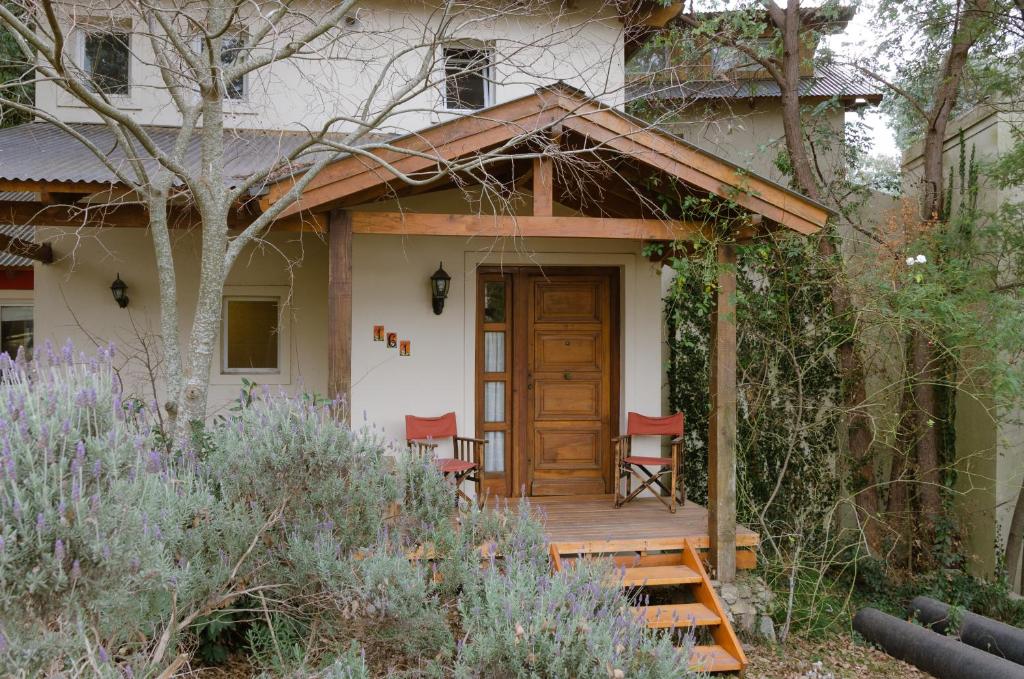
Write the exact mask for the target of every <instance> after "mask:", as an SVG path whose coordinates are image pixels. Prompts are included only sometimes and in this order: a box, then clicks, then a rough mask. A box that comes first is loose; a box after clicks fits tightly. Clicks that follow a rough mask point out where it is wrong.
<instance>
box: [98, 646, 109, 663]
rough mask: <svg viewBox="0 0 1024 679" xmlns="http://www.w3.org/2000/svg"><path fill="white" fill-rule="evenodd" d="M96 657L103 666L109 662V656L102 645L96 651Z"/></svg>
mask: <svg viewBox="0 0 1024 679" xmlns="http://www.w3.org/2000/svg"><path fill="white" fill-rule="evenodd" d="M97 655H99V658H100V662H101V663H103V664H104V665H105V664H107V663H108V662H110V654H109V653H107V649H106V648H104V646H103V645H102V644H100V647H99V650H98V651H97Z"/></svg>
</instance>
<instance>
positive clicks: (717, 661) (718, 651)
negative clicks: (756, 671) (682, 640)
mask: <svg viewBox="0 0 1024 679" xmlns="http://www.w3.org/2000/svg"><path fill="white" fill-rule="evenodd" d="M690 669H691V670H698V671H701V672H739V671H740V670H742V669H743V663H741V662H740V661H739V660H737V659H736V658H734V657H733V656H732V654H731V653H729V651H727V650H725V649H724V648H723V647H721V646H694V647H693V650H692V651H691V652H690Z"/></svg>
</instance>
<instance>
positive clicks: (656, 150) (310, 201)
mask: <svg viewBox="0 0 1024 679" xmlns="http://www.w3.org/2000/svg"><path fill="white" fill-rule="evenodd" d="M556 127H557V128H558V129H559V130H562V131H564V132H567V133H569V134H572V135H574V144H575V146H574V148H573V153H575V154H581V153H590V154H598V153H609V152H610V153H613V154H616V155H617V156H619V157H626V158H629V159H630V160H631V161H633V162H635V163H637V164H639V165H641V166H644V167H646V168H647V170H646V171H647V173H648V174H651V173H652V172H657V173H664V174H665V175H668V176H669V177H673V178H675V179H677V180H680V181H681V182H682V183H683V184H684V185H686V186H689V187H692V188H694V189H696V190H698V191H701V192H706V193H708V194H711V195H716V196H719V197H721V198H723V199H726V200H730V201H733V202H735V203H736V204H737V205H739V206H740V207H742V208H744V209H746V210H749V211H750V212H752V213H755V214H759V215H761V216H763V217H764V218H766V219H768V220H771V221H773V222H775V223H777V224H780V225H782V226H784V227H787V228H790V229H792V230H794V231H798V232H800V233H805V234H808V233H814V232H815V231H818V230H819V229H820V228H821V227H822V226H824V224H825V222H826V221H827V220H828V218H829V216H830V215H832V214H833V212H832V210H831V209H829V208H828V207H826V206H824V205H822V204H820V203H818V202H816V201H814V200H811V199H810V198H807V197H806V196H803V195H801V194H799V193H797V192H795V191H792V190H791V189H789V188H787V187H785V186H782V185H781V184H777V183H775V182H773V181H771V180H769V179H766V178H764V177H761V176H760V175H757V174H754V173H752V172H750V171H749V170H746V169H745V168H743V167H741V166H739V165H737V164H735V163H733V162H732V161H729V160H727V159H725V158H722V157H720V156H718V155H716V154H714V153H711V152H709V151H706V150H704V149H701V148H699V147H697V146H695V145H694V144H692V143H690V142H688V141H686V140H684V139H682V138H680V137H677V136H675V135H673V134H671V133H670V132H668V131H666V130H664V129H661V128H658V127H655V126H652V125H651V124H650V123H648V122H646V121H643V120H640V119H638V118H635V117H633V116H630V115H628V114H626V113H624V112H622V111H621V110H618V109H615V108H611V107H609V106H606V105H604V104H602V103H600V102H598V101H596V100H594V99H591V98H589V97H587V96H585V95H584V94H583V93H582V92H580V91H579V90H576V89H574V88H571V87H569V86H567V85H563V84H561V83H560V84H558V85H555V86H552V87H544V88H540V89H538V90H537V91H536V92H534V93H533V94H531V95H527V96H525V97H521V98H519V99H516V100H513V101H509V102H505V103H503V104H498V105H496V106H493V107H491V108H488V109H484V110H482V111H477V112H476V113H475V114H474V115H471V116H465V117H460V118H457V119H454V120H450V121H448V122H444V123H440V124H438V125H435V126H433V127H430V128H427V129H425V130H421V131H418V132H416V133H412V134H408V135H405V136H403V137H399V138H397V139H394V140H392V141H391V142H389V144H388V147H387V148H375V149H369V150H368V152H367V153H365V154H358V155H352V156H346V157H343V158H340V159H339V160H337V161H334V162H332V163H331V164H330V165H328V166H327V167H326V168H324V169H323V170H322V171H321V172H320V173H319V174H318V175H317V176H316V177H314V178H313V179H312V180H311V181H310V182H309V184H308V185H306V186H305V187H304V189H303V193H302V195H301V197H300V198H299V200H298V201H297V202H295V203H293V204H291V205H289V206H288V207H286V208H285V209H284V210H283V211H282V212H281V216H282V217H285V216H292V215H295V214H298V213H300V212H303V211H309V212H322V211H326V210H328V209H331V208H333V207H339V206H351V205H359V204H362V203H365V202H368V201H369V200H372V199H374V198H376V197H380V196H381V195H385V194H386V195H390V196H399V197H400V196H402V195H403V192H411V191H412V190H414V188H413V187H410V186H409V185H408V184H407V183H405V182H403V181H401V180H400V179H399V177H398V175H397V174H396V172H399V173H402V174H406V175H409V174H415V173H417V172H420V173H424V172H426V173H430V172H431V171H433V170H436V168H437V167H438V165H439V161H441V162H442V163H443V162H447V161H452V160H457V159H465V158H470V157H473V156H474V155H477V156H479V155H480V154H483V153H486V152H488V151H490V150H493V149H496V148H497V149H502V151H503V153H505V154H507V156H505V157H509V156H511V157H514V154H515V152H516V149H518V148H523V147H524V146H525V147H529V145H530V143H534V144H535V143H537V142H541V141H543V143H544V144H547V143H549V138H550V136H551V134H552V132H553V130H554V128H556ZM581 145H582V146H581ZM534 148H536V147H534ZM534 153H536V151H534ZM300 174H301V173H297V174H296V176H294V177H285V178H282V179H281V180H280V181H279V182H278V183H277V184H273V185H271V186H270V187H269V191H268V193H267V195H265V196H264V197H263V199H262V200H261V205H262V206H263V208H264V209H266V208H267V207H269V206H270V205H272V204H273V203H275V202H276V201H278V200H279V199H281V197H282V196H284V195H285V194H286V193H287V192H288V191H289V190H290V189H291V188H292V186H293V185H294V182H295V181H296V179H297V177H298V176H299V175H300Z"/></svg>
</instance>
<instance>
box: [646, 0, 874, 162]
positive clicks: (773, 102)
mask: <svg viewBox="0 0 1024 679" xmlns="http://www.w3.org/2000/svg"><path fill="white" fill-rule="evenodd" d="M854 12H855V9H854V8H852V7H845V8H841V9H840V10H839V12H838V14H837V15H836V16H834V17H828V18H825V17H821V16H819V15H818V13H817V11H815V10H807V12H806V14H807V16H806V17H805V18H804V20H803V31H804V33H803V35H804V36H805V39H804V40H803V42H804V49H805V50H806V53H805V55H804V56H805V65H803V66H802V67H801V68H802V70H801V79H800V93H801V103H802V104H803V105H804V106H819V107H822V110H821V111H820V112H818V113H817V114H816V117H815V119H816V122H819V123H823V124H824V125H825V129H828V130H831V131H833V132H834V133H835V135H836V138H839V139H841V138H842V137H843V125H844V123H845V119H846V114H847V113H849V112H853V111H857V110H860V109H862V108H864V107H865V106H871V105H877V104H878V103H879V102H880V101H881V99H882V93H881V91H880V89H879V88H878V86H877V85H874V84H873V83H871V82H869V81H868V80H867V79H866V78H864V77H862V76H859V75H857V74H856V73H855V72H854V71H852V70H851V69H850V68H848V67H843V66H839V65H820V64H819V65H815V64H818V62H820V61H821V59H816V58H815V55H816V53H817V52H818V50H819V47H820V45H819V42H820V40H821V38H822V37H824V36H827V35H831V34H837V33H842V32H843V31H845V30H846V27H847V25H848V24H849V21H850V20H851V19H852V18H853V15H854ZM704 16H705V17H707V16H708V15H704ZM676 30H677V31H678V32H679V33H678V35H679V39H678V40H677V41H669V42H666V43H652V44H651V45H648V46H646V47H641V48H640V49H638V51H637V53H636V54H635V55H634V56H633V59H632V60H631V61H630V62H629V64H628V65H627V68H626V99H627V101H630V102H642V114H643V115H644V116H645V117H647V118H648V119H651V120H656V121H657V122H658V124H659V125H661V126H663V127H665V128H666V129H670V130H672V132H674V133H675V134H678V135H679V136H681V137H683V138H684V139H687V140H688V141H691V142H693V143H694V144H698V145H699V146H701V147H703V148H707V149H708V150H710V151H714V152H715V153H717V154H719V155H722V156H724V157H726V158H729V159H730V160H732V161H734V162H737V163H740V164H742V165H743V166H744V167H748V168H749V169H751V170H753V171H754V172H757V173H759V174H762V175H764V176H765V177H768V178H770V179H773V180H775V181H787V178H786V177H784V176H783V175H782V173H781V172H780V171H779V169H778V167H777V166H776V159H777V157H778V155H779V153H780V152H781V151H784V150H785V140H784V134H783V128H782V106H781V102H780V100H779V87H778V85H777V84H776V83H775V81H774V80H773V79H772V78H771V76H770V75H769V74H768V73H767V72H766V71H765V70H764V69H763V67H761V66H760V65H759V64H757V63H756V62H752V61H751V60H750V58H749V57H747V56H745V55H743V54H741V53H739V52H737V51H736V50H735V49H732V48H728V47H722V46H716V45H713V44H708V43H707V39H706V38H699V37H698V38H695V39H692V40H691V39H689V38H688V36H689V33H688V31H687V29H685V28H682V27H677V29H676ZM773 30H774V29H772V28H769V27H768V26H767V19H766V27H765V41H766V42H768V39H769V37H770V36H771V35H772V32H771V31H773ZM680 43H682V47H681V46H680ZM829 102H834V104H835V105H833V106H823V105H824V104H827V103H829ZM830 146H831V145H819V146H818V147H816V148H815V151H816V152H817V154H818V160H819V162H821V163H823V164H824V165H825V166H826V167H825V171H826V172H839V171H845V169H846V167H845V159H844V158H843V156H842V152H841V150H837V149H834V148H830Z"/></svg>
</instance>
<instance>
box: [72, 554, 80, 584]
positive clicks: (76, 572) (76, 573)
mask: <svg viewBox="0 0 1024 679" xmlns="http://www.w3.org/2000/svg"><path fill="white" fill-rule="evenodd" d="M80 577H82V564H80V563H79V562H78V559H75V560H74V561H72V562H71V579H72V580H77V579H78V578H80Z"/></svg>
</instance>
